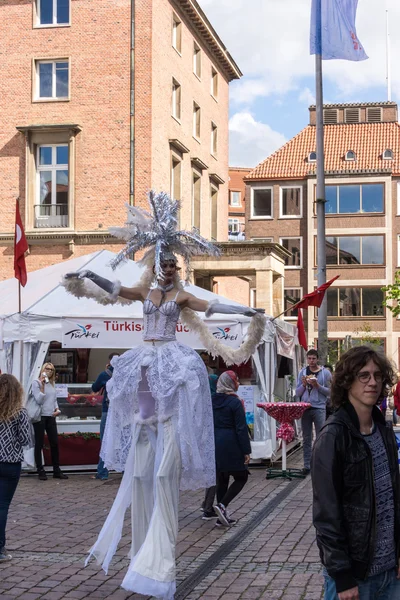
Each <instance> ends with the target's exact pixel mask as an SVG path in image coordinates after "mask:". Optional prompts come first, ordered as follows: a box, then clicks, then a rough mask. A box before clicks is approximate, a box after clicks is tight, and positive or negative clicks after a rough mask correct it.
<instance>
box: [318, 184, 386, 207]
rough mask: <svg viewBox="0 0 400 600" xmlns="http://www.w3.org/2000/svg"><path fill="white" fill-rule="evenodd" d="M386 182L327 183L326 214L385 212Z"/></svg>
mask: <svg viewBox="0 0 400 600" xmlns="http://www.w3.org/2000/svg"><path fill="white" fill-rule="evenodd" d="M383 198H384V184H383V183H366V184H361V185H360V184H357V185H327V186H326V205H325V210H326V214H331V215H334V214H360V213H361V214H362V213H381V212H383Z"/></svg>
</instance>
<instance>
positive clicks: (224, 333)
mask: <svg viewBox="0 0 400 600" xmlns="http://www.w3.org/2000/svg"><path fill="white" fill-rule="evenodd" d="M230 331H231V328H230V327H217V329H216V331H213V336H214V337H215V338H217V340H229V341H231V342H234V341H235V340H237V338H238V334H237V333H236V334H232V333H230Z"/></svg>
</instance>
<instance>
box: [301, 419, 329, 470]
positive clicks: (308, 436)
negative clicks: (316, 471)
mask: <svg viewBox="0 0 400 600" xmlns="http://www.w3.org/2000/svg"><path fill="white" fill-rule="evenodd" d="M325 421H326V409H325V408H308V409H307V410H306V411H305V412H304V414H303V416H302V417H301V426H302V429H303V456H304V468H305V469H309V468H310V462H311V449H312V426H313V423H314V425H315V434H316V435H318V434H319V432H320V431H321V428H322V426H323V424H324V423H325Z"/></svg>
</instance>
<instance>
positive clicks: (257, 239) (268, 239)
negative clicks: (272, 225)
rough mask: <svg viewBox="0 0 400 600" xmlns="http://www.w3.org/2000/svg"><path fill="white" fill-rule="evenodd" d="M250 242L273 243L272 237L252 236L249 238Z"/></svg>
mask: <svg viewBox="0 0 400 600" xmlns="http://www.w3.org/2000/svg"><path fill="white" fill-rule="evenodd" d="M251 241H252V242H265V243H267V244H273V243H274V238H273V237H253V238H251Z"/></svg>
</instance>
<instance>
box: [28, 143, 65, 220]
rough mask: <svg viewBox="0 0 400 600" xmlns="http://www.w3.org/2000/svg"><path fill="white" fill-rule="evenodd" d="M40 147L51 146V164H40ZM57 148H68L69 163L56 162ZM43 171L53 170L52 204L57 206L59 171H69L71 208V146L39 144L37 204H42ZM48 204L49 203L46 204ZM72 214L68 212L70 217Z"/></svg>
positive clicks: (37, 150) (37, 155)
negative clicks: (60, 163) (41, 185)
mask: <svg viewBox="0 0 400 600" xmlns="http://www.w3.org/2000/svg"><path fill="white" fill-rule="evenodd" d="M40 148H51V156H52V158H51V165H41V164H40ZM57 148H67V150H68V163H66V164H62V165H58V164H57V162H56V156H57ZM42 171H51V203H50V204H51V206H56V205H57V202H56V198H57V171H68V201H67V205H68V209H69V193H70V168H69V146H68V144H66V143H63V144H38V145H37V148H36V194H35V205H40V204H41V202H40V173H41V172H42ZM44 206H48V205H44ZM69 218H70V215H69V214H68V219H69Z"/></svg>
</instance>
